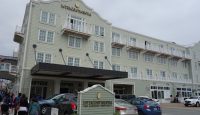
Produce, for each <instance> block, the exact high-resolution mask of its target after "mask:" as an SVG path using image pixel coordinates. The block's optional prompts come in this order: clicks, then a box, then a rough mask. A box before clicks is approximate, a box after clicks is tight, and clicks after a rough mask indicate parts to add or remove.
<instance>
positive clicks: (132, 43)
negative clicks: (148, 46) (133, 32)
mask: <svg viewBox="0 0 200 115" xmlns="http://www.w3.org/2000/svg"><path fill="white" fill-rule="evenodd" d="M129 43H130V44H131V45H133V46H135V45H136V39H135V38H133V37H131V38H129Z"/></svg>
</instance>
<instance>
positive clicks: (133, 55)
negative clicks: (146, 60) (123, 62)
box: [128, 51, 139, 60]
mask: <svg viewBox="0 0 200 115" xmlns="http://www.w3.org/2000/svg"><path fill="white" fill-rule="evenodd" d="M128 56H129V59H135V60H137V59H138V56H139V52H136V51H128Z"/></svg>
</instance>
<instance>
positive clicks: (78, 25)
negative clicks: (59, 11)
mask: <svg viewBox="0 0 200 115" xmlns="http://www.w3.org/2000/svg"><path fill="white" fill-rule="evenodd" d="M68 17H69V18H68V25H69V28H70V29H72V30H75V31H78V32H86V28H85V25H86V23H85V19H84V18H81V17H78V16H73V15H68Z"/></svg>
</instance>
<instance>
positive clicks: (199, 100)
mask: <svg viewBox="0 0 200 115" xmlns="http://www.w3.org/2000/svg"><path fill="white" fill-rule="evenodd" d="M185 106H197V107H199V106H200V96H196V97H190V98H188V99H185Z"/></svg>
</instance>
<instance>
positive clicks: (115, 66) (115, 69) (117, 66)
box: [112, 64, 120, 71]
mask: <svg viewBox="0 0 200 115" xmlns="http://www.w3.org/2000/svg"><path fill="white" fill-rule="evenodd" d="M112 70H114V71H120V65H117V64H113V65H112Z"/></svg>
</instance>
